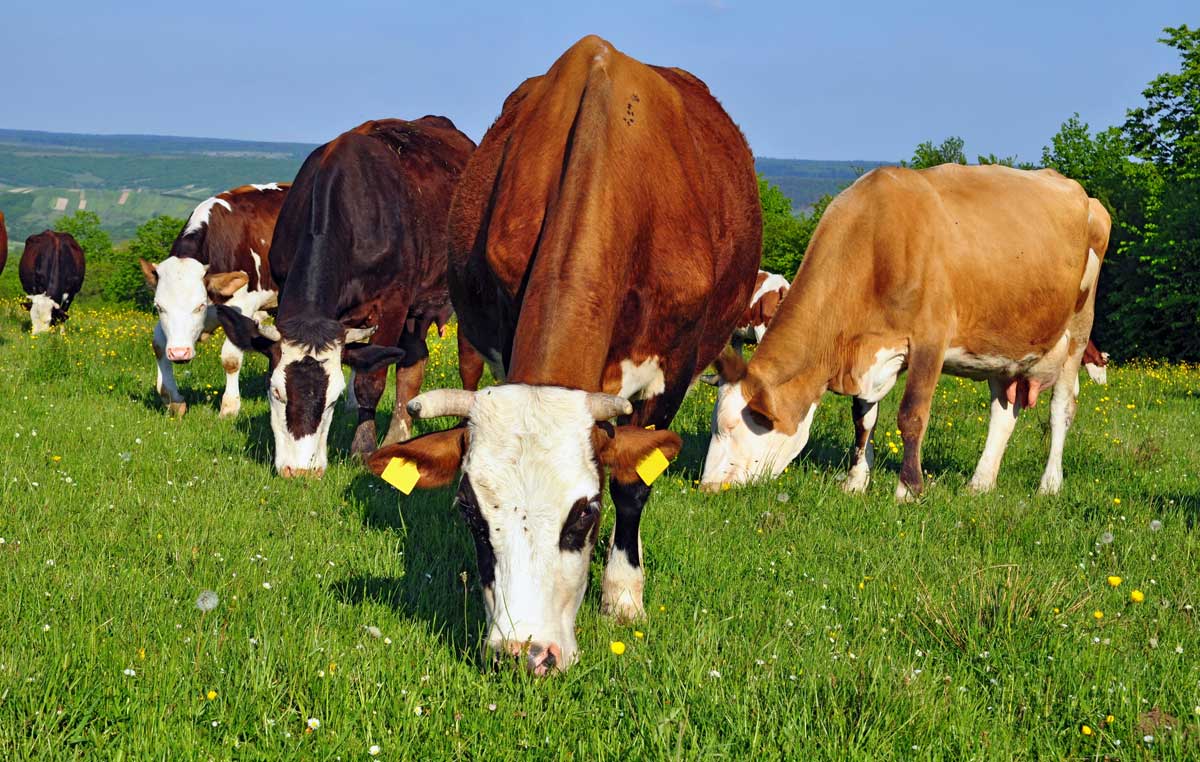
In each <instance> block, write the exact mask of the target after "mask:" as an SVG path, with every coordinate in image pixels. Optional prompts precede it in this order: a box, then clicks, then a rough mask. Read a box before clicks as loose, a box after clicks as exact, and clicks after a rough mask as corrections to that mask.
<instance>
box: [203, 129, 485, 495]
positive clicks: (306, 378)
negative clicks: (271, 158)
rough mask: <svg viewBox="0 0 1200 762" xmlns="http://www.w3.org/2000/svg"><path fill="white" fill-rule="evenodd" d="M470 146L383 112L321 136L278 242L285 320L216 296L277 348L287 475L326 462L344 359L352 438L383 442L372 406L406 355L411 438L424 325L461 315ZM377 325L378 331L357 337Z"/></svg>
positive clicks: (255, 339) (248, 334)
mask: <svg viewBox="0 0 1200 762" xmlns="http://www.w3.org/2000/svg"><path fill="white" fill-rule="evenodd" d="M474 149H475V144H474V143H472V142H471V139H470V138H468V137H467V136H466V135H464V134H463V133H461V132H459V131H458V130H457V129H456V128H455V127H454V123H453V122H451V121H450V120H449V119H446V118H445V117H440V116H426V117H422V118H421V119H417V120H416V121H411V122H410V121H404V120H401V119H380V120H377V121H371V122H366V123H364V124H362V125H361V126H359V127H356V128H355V129H353V130H350V131H349V132H346V133H344V134H342V135H341V136H339V137H337V138H335V139H334V140H333V141H331V142H329V143H327V144H325V145H323V146H321V147H319V148H317V149H316V150H315V151H313V152H312V154H311V155H309V157H308V159H307V160H306V161H305V162H304V166H303V167H301V169H300V173H299V174H298V175H297V176H296V181H295V183H294V185H293V188H292V192H291V194H290V195H289V197H288V200H287V203H285V204H284V206H283V209H282V211H280V213H279V224H278V225H276V227H275V239H274V241H273V243H272V245H271V252H272V255H271V272H272V273H273V274H274V276H275V279H276V281H278V282H279V284H280V295H279V316H278V319H277V320H276V326H277V328H278V330H277V331H275V330H271V331H267V330H266V329H264V330H262V331H259V330H258V327H257V326H255V325H254V324H253V322H251V321H250V320H249V319H247V318H245V317H243V316H241V315H239V314H237V313H236V312H234V311H232V310H229V309H227V308H224V307H222V308H220V309H219V314H220V319H221V323H222V324H223V325H224V326H225V330H226V332H227V333H228V334H229V336H230V338H231V339H232V340H233V341H234V342H235V343H237V344H238V345H239V346H241V347H243V348H247V347H253V348H255V349H258V350H259V351H262V352H264V353H265V354H266V355H267V356H268V357H269V358H270V360H271V377H270V404H271V428H272V429H273V430H274V433H275V467H276V470H277V471H278V472H279V473H280V474H281V475H283V476H292V475H297V474H305V473H313V474H316V475H320V474H321V473H323V472H324V470H325V467H326V463H327V454H326V442H327V440H328V434H329V422H330V421H331V420H332V417H333V403H334V401H335V400H336V398H337V397H338V395H339V394H340V393H341V391H342V389H344V388H345V386H346V382H345V379H344V378H343V377H342V367H341V366H342V364H343V363H345V364H348V365H350V367H351V368H352V369H354V370H355V371H356V374H355V378H354V381H353V385H354V396H355V398H356V400H357V404H358V420H359V423H358V429H357V431H356V432H355V435H354V443H353V445H352V447H351V449H352V451H353V452H354V453H357V454H364V455H365V454H367V453H370V452H372V451H374V449H375V446H376V434H375V408H376V407H377V406H378V404H379V398H380V396H382V394H383V389H384V385H385V383H386V381H387V366H388V365H391V364H395V363H397V362H399V363H401V364H400V366H399V367H398V368H397V373H396V408H395V412H394V413H393V415H392V421H391V425H390V426H389V428H388V433H387V435H386V437H385V439H384V441H385V442H387V443H392V442H397V441H400V440H402V439H407V438H408V435H409V422H410V419H409V417H408V413H407V411H406V410H405V407H404V405H405V403H406V402H408V400H409V399H410V398H411V397H412V396H413V395H414V394H416V392H417V391H418V390H419V389H420V387H421V379H422V377H423V375H424V370H425V360H426V358H427V356H428V350H427V349H426V346H425V339H426V335H427V334H428V331H429V328H430V326H431V325H433V324H437V325H438V326H439V327H440V326H443V325H445V323H446V321H447V320H448V319H449V318H450V315H451V314H452V309H451V306H450V297H449V294H448V293H447V289H446V214H447V212H448V211H449V209H450V198H451V195H452V194H453V192H454V186H455V185H456V184H457V182H458V177H459V174H460V172H462V169H463V167H464V166H466V163H467V159H468V158H469V157H470V155H471V153H472V151H474ZM367 337H370V338H371V343H370V344H362V343H359V342H361V341H362V340H364V339H366V338H367ZM468 360H469V355H468ZM468 365H470V364H469V362H468ZM470 368H473V370H470V369H464V371H463V381H464V384H467V385H468V386H469V387H473V386H474V385H475V384H478V381H479V372H480V371H481V369H482V367H481V363H479V362H478V361H476V362H475V364H474V365H473V366H470Z"/></svg>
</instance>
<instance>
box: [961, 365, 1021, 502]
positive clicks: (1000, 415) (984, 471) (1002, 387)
mask: <svg viewBox="0 0 1200 762" xmlns="http://www.w3.org/2000/svg"><path fill="white" fill-rule="evenodd" d="M988 389H989V390H990V391H991V393H992V417H991V419H990V420H989V421H988V434H987V442H986V443H985V444H984V446H983V455H981V456H979V465H977V466H975V475H974V476H972V477H971V481H970V482H969V483H968V484H967V489H968V490H970V491H971V492H978V493H982V492H989V491H991V490H992V489H994V488H995V486H996V476H997V475H998V474H999V473H1000V461H1001V460H1002V459H1003V458H1004V451H1005V450H1006V449H1008V440H1009V439H1010V438H1011V437H1012V433H1013V429H1014V428H1016V425H1017V416H1018V415H1020V413H1021V404H1022V402H1023V400H1021V399H1017V400H1015V401H1013V402H1009V401H1008V394H1007V392H1006V389H1007V384H1006V382H1005V381H1003V380H1001V379H996V378H993V379H989V380H988Z"/></svg>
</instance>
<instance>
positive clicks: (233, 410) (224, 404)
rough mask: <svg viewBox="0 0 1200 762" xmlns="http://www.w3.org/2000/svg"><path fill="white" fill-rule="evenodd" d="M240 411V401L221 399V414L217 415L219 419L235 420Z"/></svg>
mask: <svg viewBox="0 0 1200 762" xmlns="http://www.w3.org/2000/svg"><path fill="white" fill-rule="evenodd" d="M241 411H242V400H241V399H240V398H239V399H235V400H230V399H225V398H224V397H222V398H221V412H220V413H218V414H217V417H219V418H237V414H238V413H240V412H241Z"/></svg>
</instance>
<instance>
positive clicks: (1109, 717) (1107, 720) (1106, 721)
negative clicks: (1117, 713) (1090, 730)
mask: <svg viewBox="0 0 1200 762" xmlns="http://www.w3.org/2000/svg"><path fill="white" fill-rule="evenodd" d="M1115 720H1116V718H1115V717H1113V716H1112V715H1111V714H1107V715H1105V716H1104V724H1105V725H1111V724H1113V722H1114V721H1115Z"/></svg>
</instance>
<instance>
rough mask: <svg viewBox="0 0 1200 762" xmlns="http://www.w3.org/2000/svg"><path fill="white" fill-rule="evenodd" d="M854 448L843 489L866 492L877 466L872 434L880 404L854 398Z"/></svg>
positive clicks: (851, 452) (851, 451)
mask: <svg viewBox="0 0 1200 762" xmlns="http://www.w3.org/2000/svg"><path fill="white" fill-rule="evenodd" d="M853 414H854V447H853V448H852V449H851V450H850V473H848V474H846V481H845V483H844V484H842V489H843V490H845V491H846V492H866V491H867V485H868V484H870V483H871V467H872V466H874V465H875V445H874V444H872V443H871V433H872V432H873V431H874V430H875V421H876V419H877V418H879V403H878V402H867V401H866V400H864V399H861V398H859V397H855V398H854V402H853Z"/></svg>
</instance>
